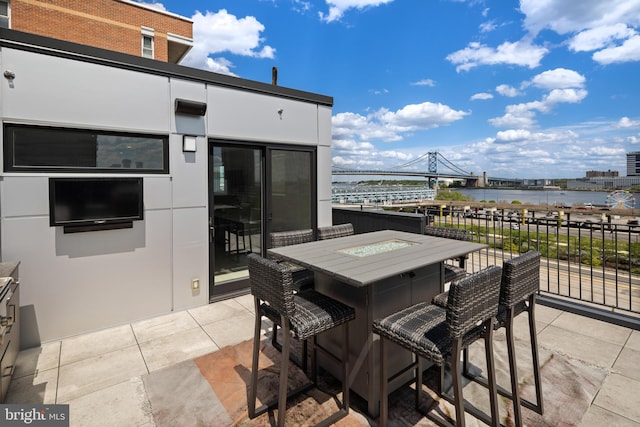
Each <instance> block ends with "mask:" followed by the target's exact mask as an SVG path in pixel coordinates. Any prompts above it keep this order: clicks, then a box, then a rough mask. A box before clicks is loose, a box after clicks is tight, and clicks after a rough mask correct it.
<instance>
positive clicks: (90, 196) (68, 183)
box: [49, 177, 144, 227]
mask: <svg viewBox="0 0 640 427" xmlns="http://www.w3.org/2000/svg"><path fill="white" fill-rule="evenodd" d="M142 187H143V183H142V178H121V177H118V178H49V218H50V225H51V226H52V227H53V226H60V225H62V226H74V225H78V226H80V225H99V224H113V223H118V222H125V223H126V222H131V221H134V220H142V219H144V207H143V196H142V194H143V193H142Z"/></svg>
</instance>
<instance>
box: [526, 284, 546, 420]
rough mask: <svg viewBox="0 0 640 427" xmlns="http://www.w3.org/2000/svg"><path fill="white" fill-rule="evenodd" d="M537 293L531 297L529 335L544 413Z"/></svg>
mask: <svg viewBox="0 0 640 427" xmlns="http://www.w3.org/2000/svg"><path fill="white" fill-rule="evenodd" d="M535 306H536V295H535V294H532V295H531V296H530V297H529V335H530V338H531V358H532V360H533V378H534V381H535V385H536V400H537V403H538V408H537V409H538V411H536V412H538V413H539V414H540V415H542V414H543V413H544V405H543V398H542V379H541V378H540V359H539V357H538V335H537V333H536V315H535Z"/></svg>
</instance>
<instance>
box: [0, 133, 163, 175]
mask: <svg viewBox="0 0 640 427" xmlns="http://www.w3.org/2000/svg"><path fill="white" fill-rule="evenodd" d="M4 170H5V171H6V172H32V171H40V172H52V171H54V172H55V171H72V172H114V173H118V172H120V173H169V138H168V136H162V135H141V134H131V133H117V132H102V131H95V130H80V129H64V128H50V127H36V126H24V125H5V126H4Z"/></svg>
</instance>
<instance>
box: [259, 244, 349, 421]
mask: <svg viewBox="0 0 640 427" xmlns="http://www.w3.org/2000/svg"><path fill="white" fill-rule="evenodd" d="M247 261H248V265H249V281H250V284H251V294H253V297H254V305H255V313H256V320H255V329H254V337H253V357H252V363H251V384H250V388H249V399H248V400H249V402H248V412H249V417H250V418H255V417H256V416H258V415H260V414H262V413H264V412H266V411H267V410H269V409H270V408H272V407H277V408H278V426H284V420H285V414H286V405H287V398H288V397H291V396H292V395H293V394H290V395H287V380H288V373H289V372H288V371H289V369H288V366H289V349H290V342H291V335H292V334H293V336H294V337H296V338H298V339H300V340H304V341H305V342H306V341H307V340H308V339H311V340H310V341H311V343H312V347H311V350H312V353H311V357H312V376H311V378H312V380H313V383H315V382H316V376H317V366H316V364H317V356H316V352H317V350H320V351H322V352H323V353H325V354H326V355H327V356H329V357H331V358H333V359H335V360H336V361H340V362H341V363H342V393H343V394H342V404H341V405H340V406H341V408H340V410H339V411H338V412H336V413H334V414H333V415H331V416H329V417H328V418H327V419H326V420H324V421H323V422H321V423H320V424H319V425H329V424H331V423H334V422H335V421H336V420H338V419H340V418H342V417H344V416H346V415H347V414H348V413H349V322H350V321H351V320H353V319H355V317H356V314H355V310H354V309H353V308H352V307H349V306H347V305H345V304H342V303H341V302H339V301H336V300H334V299H332V298H330V297H328V296H326V295H323V294H321V293H319V292H316V291H314V290H313V289H307V290H303V291H300V292H297V293H295V292H294V290H293V278H292V275H291V270H289V269H288V268H286V267H284V266H282V265H280V264H278V263H277V262H275V261H273V260H269V259H266V258H262V257H261V256H259V255H257V254H254V253H251V254H249V255H248V257H247ZM263 316H265V317H268V318H269V319H271V320H272V321H273V322H274V324H276V323H277V324H279V325H280V327H281V328H282V331H283V334H282V335H283V338H282V341H283V342H282V357H281V358H280V359H281V362H280V382H279V386H278V398H277V399H275V400H274V401H273V402H270V403H266V404H264V405H262V406H261V407H260V408H258V409H256V396H257V392H258V358H259V353H260V335H261V320H262V317H263ZM338 326H342V340H343V342H342V355H341V357H340V358H338V357H336V356H335V355H333V354H331V353H330V352H328V351H326V350H325V349H324V348H323V347H321V346H320V345H318V344H317V342H316V336H317V335H318V334H320V333H321V332H325V331H328V330H329V329H332V328H335V327H338ZM313 383H312V384H310V386H311V385H313ZM307 388H308V387H303V388H301V389H298V390H296V391H295V392H294V393H298V392H301V391H304V390H306V389H307Z"/></svg>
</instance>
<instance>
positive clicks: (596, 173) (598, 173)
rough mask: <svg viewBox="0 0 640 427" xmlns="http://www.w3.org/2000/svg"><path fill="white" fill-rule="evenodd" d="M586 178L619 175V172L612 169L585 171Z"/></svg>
mask: <svg viewBox="0 0 640 427" xmlns="http://www.w3.org/2000/svg"><path fill="white" fill-rule="evenodd" d="M586 176H587V178H599V177H604V178H613V177H616V176H620V172H618V171H612V170H608V171H587V175H586Z"/></svg>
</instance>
